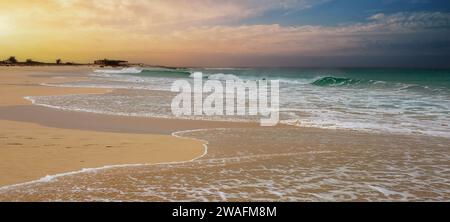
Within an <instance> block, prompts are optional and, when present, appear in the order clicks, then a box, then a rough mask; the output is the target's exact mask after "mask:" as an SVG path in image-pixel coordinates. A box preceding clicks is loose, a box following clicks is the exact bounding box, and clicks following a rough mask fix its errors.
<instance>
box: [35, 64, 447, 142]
mask: <svg viewBox="0 0 450 222" xmlns="http://www.w3.org/2000/svg"><path fill="white" fill-rule="evenodd" d="M193 72H202V73H203V75H204V78H205V80H207V79H211V80H222V81H224V80H228V79H242V80H262V79H266V80H280V110H281V113H280V115H281V116H280V117H281V122H282V123H285V124H291V125H296V126H301V127H319V128H330V129H351V130H358V131H371V132H378V133H380V132H381V133H399V134H421V135H431V136H442V137H450V129H449V126H450V70H449V69H368V68H365V69H305V68H192V69H161V68H146V69H142V68H127V69H122V70H95V71H94V72H93V73H92V75H91V80H89V81H84V82H76V83H70V84H65V85H66V86H75V87H104V88H117V89H128V90H135V92H133V93H130V92H129V91H128V92H127V93H121V92H115V93H112V94H106V95H83V96H77V95H72V96H57V97H36V98H33V99H34V100H35V102H36V103H37V104H41V105H48V106H52V107H57V108H63V109H70V110H83V111H88V112H97V113H108V114H118V115H132V116H153V117H164V118H176V117H174V116H173V115H172V114H171V110H170V103H171V100H172V98H173V96H174V94H173V93H170V92H169V91H170V88H171V85H172V83H173V82H174V81H175V80H178V79H185V80H188V81H192V77H191V74H192V73H193ZM139 90H140V91H139ZM146 90H157V91H158V92H159V93H150V92H149V91H146ZM184 118H189V117H184ZM196 118H202V117H196ZM205 118H206V117H205ZM208 119H210V118H208ZM214 120H221V121H234V120H237V119H230V118H229V117H227V118H225V117H223V118H222V117H216V118H215V119H214ZM239 121H242V119H239ZM248 121H254V119H251V118H250V119H248Z"/></svg>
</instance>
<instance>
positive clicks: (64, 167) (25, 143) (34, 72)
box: [0, 67, 205, 186]
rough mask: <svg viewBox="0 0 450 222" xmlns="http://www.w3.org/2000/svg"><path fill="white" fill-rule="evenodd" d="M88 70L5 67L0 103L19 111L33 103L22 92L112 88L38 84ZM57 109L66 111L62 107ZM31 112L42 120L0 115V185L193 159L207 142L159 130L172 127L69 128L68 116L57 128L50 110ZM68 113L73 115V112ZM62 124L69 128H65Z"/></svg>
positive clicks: (0, 74)
mask: <svg viewBox="0 0 450 222" xmlns="http://www.w3.org/2000/svg"><path fill="white" fill-rule="evenodd" d="M87 70H92V68H91V67H78V68H73V67H39V68H30V67H1V68H0V77H1V78H0V86H1V87H0V92H1V95H2V97H1V100H0V108H1V109H8V107H14V106H16V107H17V106H22V107H23V108H22V109H21V110H27V108H26V107H28V106H29V105H30V104H31V103H30V101H28V100H26V99H24V97H25V96H30V95H61V94H85V93H104V92H106V91H108V90H105V89H82V88H76V89H75V88H56V87H46V86H41V85H39V84H40V83H44V82H45V83H54V82H61V81H67V80H68V79H70V81H74V80H77V79H79V78H80V77H79V76H77V75H75V74H73V73H79V72H83V71H87ZM54 73H65V77H61V75H59V76H60V77H58V78H55V77H54V76H53V75H54ZM71 73H72V74H71ZM30 108H31V107H30ZM31 110H32V109H31ZM53 111H55V110H53ZM56 112H57V113H63V112H62V111H56ZM27 115H28V116H30V117H31V116H33V117H35V118H36V119H39V120H40V121H43V122H37V123H33V121H27V120H26V119H21V122H18V121H7V120H0V128H1V130H0V139H1V140H0V162H1V164H0V172H1V173H0V186H5V185H12V184H18V183H24V182H29V181H32V180H37V179H40V178H42V177H45V176H47V175H54V174H58V173H64V172H70V171H78V170H81V169H83V168H96V167H103V166H109V165H121V164H152V163H162V162H180V161H189V160H192V159H194V158H196V157H199V156H201V155H202V154H203V153H204V152H205V150H204V149H205V148H204V146H203V143H202V142H200V141H196V140H190V139H181V138H175V137H172V136H170V135H161V134H170V133H169V132H170V131H168V130H166V131H164V130H161V131H159V135H156V134H150V133H146V132H145V134H144V132H141V134H132V131H129V132H131V133H125V131H126V130H119V131H121V133H120V132H116V133H110V132H109V133H108V132H98V131H93V130H76V129H70V128H74V127H70V121H69V123H67V124H66V125H64V124H60V125H57V126H58V128H56V126H44V125H45V124H42V123H44V122H50V123H51V122H52V119H54V117H55V116H53V115H52V114H51V113H50V114H45V112H42V113H39V112H38V113H28V114H27ZM7 116H8V115H7ZM11 116H14V115H11ZM3 117H6V116H3ZM66 117H68V118H70V114H69V115H66ZM60 118H64V117H60ZM18 120H19V119H18ZM72 120H73V119H72ZM75 122H80V120H79V119H78V120H77V119H75ZM84 122H86V121H84ZM88 122H89V123H90V124H91V125H93V126H96V125H97V124H96V122H95V120H93V119H90V120H89V121H88ZM117 124H118V125H120V124H121V123H117ZM131 124H132V123H131ZM64 126H67V127H66V128H69V129H62V128H65V127H64ZM75 128H76V127H75ZM103 131H105V130H103ZM106 131H111V130H106ZM113 131H114V130H113ZM152 132H154V133H156V132H158V131H156V130H154V131H152Z"/></svg>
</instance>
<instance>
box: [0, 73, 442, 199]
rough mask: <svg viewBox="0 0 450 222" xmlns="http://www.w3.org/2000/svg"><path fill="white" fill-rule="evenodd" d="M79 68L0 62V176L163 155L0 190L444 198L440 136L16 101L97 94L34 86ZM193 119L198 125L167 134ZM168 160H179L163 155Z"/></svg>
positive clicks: (60, 195) (130, 195)
mask: <svg viewBox="0 0 450 222" xmlns="http://www.w3.org/2000/svg"><path fill="white" fill-rule="evenodd" d="M84 69H86V70H84ZM91 69H92V68H79V69H78V70H72V69H69V70H67V72H68V73H69V74H67V76H64V78H60V76H59V75H56V76H55V73H59V72H61V71H62V70H47V71H39V73H37V72H36V70H34V71H33V70H31V72H30V71H27V70H25V71H24V70H19V71H16V74H15V76H14V77H11V75H4V73H5V72H4V70H3V71H1V72H0V75H4V76H6V77H4V76H2V78H1V82H0V83H1V88H0V90H1V91H2V92H4V93H6V97H5V98H6V99H5V100H3V99H2V100H1V101H0V126H1V128H0V141H1V143H0V172H1V173H0V185H10V184H16V183H21V182H27V181H31V180H35V179H39V178H41V177H43V176H45V175H55V174H58V173H64V172H70V171H76V170H80V169H82V168H91V167H101V166H105V165H113V164H114V165H115V164H132V163H167V164H162V165H152V166H129V167H124V168H114V169H104V170H100V171H98V170H91V171H86V172H83V173H77V174H73V175H69V176H61V177H48V178H46V180H44V181H41V182H35V183H28V184H23V185H20V186H14V187H3V188H0V200H2V201H448V200H450V187H449V185H448V184H450V173H449V170H448V169H450V164H449V159H450V149H449V146H448V144H450V140H449V139H446V138H439V137H431V136H420V135H417V136H415V135H408V136H404V135H392V134H373V133H363V132H356V131H351V130H325V129H315V128H298V127H288V126H278V127H272V128H270V127H269V128H265V127H264V128H262V127H256V125H255V124H246V123H225V122H212V121H193V120H169V119H154V118H139V117H120V116H109V115H102V114H92V113H82V112H69V111H60V110H55V109H51V108H46V107H39V106H32V105H30V102H29V101H27V100H24V99H22V97H23V96H33V95H59V94H66V93H105V92H108V90H105V89H81V88H80V89H78V88H54V87H44V86H39V85H38V84H37V83H39V82H52V81H55V82H58V81H73V80H74V79H82V78H83V75H79V73H80V72H83V71H89V70H91ZM0 70H1V69H0ZM39 70H42V68H39ZM24 73H28V74H27V75H25V74H24ZM31 73H32V75H30V74H31ZM70 73H72V74H73V75H74V76H73V77H71V76H70ZM55 77H57V78H55ZM216 128H219V129H216ZM193 129H205V130H199V131H190V132H189V131H187V132H180V133H177V134H176V135H177V136H182V138H181V137H173V136H170V134H171V133H172V132H175V131H184V130H193ZM188 138H191V139H188ZM205 141H208V153H207V154H206V155H204V156H203V154H205V153H204V151H205V149H204V147H203V145H204V143H205ZM200 156H201V157H202V158H200V159H197V157H200ZM190 160H192V161H190ZM174 161H176V162H183V163H177V164H170V162H174ZM185 161H188V162H185Z"/></svg>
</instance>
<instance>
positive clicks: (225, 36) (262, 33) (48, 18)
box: [0, 0, 450, 63]
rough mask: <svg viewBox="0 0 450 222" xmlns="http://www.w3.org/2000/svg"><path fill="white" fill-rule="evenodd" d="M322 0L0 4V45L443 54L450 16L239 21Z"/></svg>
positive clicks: (96, 50) (165, 53)
mask: <svg viewBox="0 0 450 222" xmlns="http://www.w3.org/2000/svg"><path fill="white" fill-rule="evenodd" d="M326 1H327V0H324V1H312V0H299V1H294V0H285V1H270V0H247V1H213V0H210V1H207V0H202V1H190V0H153V1H146V0H115V1H114V4H112V3H111V2H112V1H111V0H97V1H83V0H51V1H37V0H27V1H24V0H17V1H10V2H6V1H0V15H1V18H2V19H0V31H2V30H3V31H4V32H6V31H5V30H7V33H0V37H1V38H2V41H0V48H2V49H3V50H2V51H3V53H4V52H5V51H6V52H7V53H8V55H9V54H10V53H14V54H16V53H18V54H20V53H22V54H24V55H26V56H27V57H32V56H36V57H43V56H48V55H55V54H57V55H58V56H61V57H63V56H67V57H72V58H75V59H82V58H84V59H89V60H92V59H93V58H97V57H110V56H117V57H121V58H122V57H124V58H125V59H128V58H132V59H139V60H140V61H143V62H145V61H146V60H151V61H157V62H159V63H168V62H172V61H192V59H194V58H193V56H192V55H194V54H195V55H199V57H198V60H202V59H204V58H205V57H208V58H212V57H214V56H216V58H215V59H217V60H219V59H220V58H221V56H223V55H228V57H233V56H235V57H239V58H242V57H245V56H247V57H255V56H268V57H269V56H359V55H383V54H389V55H411V54H414V55H442V54H444V55H448V54H450V53H449V52H450V39H449V38H448V36H450V13H445V12H401V13H394V14H386V13H378V14H374V15H371V16H369V17H368V18H367V20H366V21H365V22H361V23H354V24H344V25H337V26H320V25H315V26H308V25H303V26H296V25H293V26H282V25H279V24H256V25H245V24H240V23H239V21H241V20H242V19H246V18H250V17H258V16H262V15H263V14H264V13H267V12H270V11H272V10H280V9H281V10H283V11H290V10H306V9H308V8H311V7H314V6H316V5H318V4H322V3H324V2H326ZM5 21H8V22H5ZM11 27H15V28H13V29H12V28H11ZM5 36H6V37H5ZM8 36H9V37H8ZM55 46H58V47H55ZM0 53H2V52H0ZM16 55H17V54H16ZM201 55H207V56H204V57H203V58H202V57H201ZM0 56H3V57H4V56H7V55H4V54H0ZM200 58H202V59H200Z"/></svg>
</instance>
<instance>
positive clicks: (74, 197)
mask: <svg viewBox="0 0 450 222" xmlns="http://www.w3.org/2000/svg"><path fill="white" fill-rule="evenodd" d="M194 72H202V73H203V74H204V78H205V79H214V80H221V81H224V80H227V79H242V80H261V79H266V80H280V109H281V113H280V117H281V123H283V124H288V125H290V126H288V127H251V128H228V129H198V130H190V131H182V132H174V133H173V136H177V137H185V138H192V139H197V140H201V141H205V143H206V144H205V154H204V155H203V156H201V157H200V158H197V159H195V160H193V161H190V162H182V163H167V164H164V163H162V164H156V165H146V164H138V165H136V164H134V165H121V166H105V167H101V168H98V169H83V170H81V171H77V172H66V173H62V174H59V175H50V176H47V177H44V178H42V179H40V180H36V181H32V182H29V183H25V184H19V185H14V186H10V187H3V188H1V189H0V199H1V200H14V201H18V200H19V201H20V200H24V201H26V200H34V201H449V200H450V186H449V184H450V171H449V159H450V149H449V144H450V142H449V141H450V130H449V124H450V115H449V113H450V70H444V69H435V70H432V69H304V68H218V69H217V68H214V69H211V68H193V69H179V70H171V69H161V68H125V69H114V70H107V69H99V70H93V71H92V72H89V73H86V77H87V79H83V80H80V81H76V82H67V83H60V84H45V85H51V86H58V87H95V88H113V89H116V90H114V91H111V92H109V93H106V94H87V95H86V94H85V95H64V96H61V95H60V96H32V97H27V98H28V99H29V100H32V101H33V103H34V104H35V105H41V106H46V107H51V108H56V109H62V110H72V111H82V112H94V113H103V114H110V115H125V116H143V117H159V118H195V119H208V120H216V121H258V120H259V119H255V118H251V117H249V118H247V117H246V116H243V117H234V116H228V117H227V116H225V117H223V116H212V117H207V116H193V117H191V116H185V117H175V116H173V115H172V114H171V109H170V103H171V100H172V98H173V97H174V96H175V94H174V93H173V92H170V88H171V85H172V83H173V82H174V81H175V80H187V81H193V79H192V77H191V75H192V73H194Z"/></svg>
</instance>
